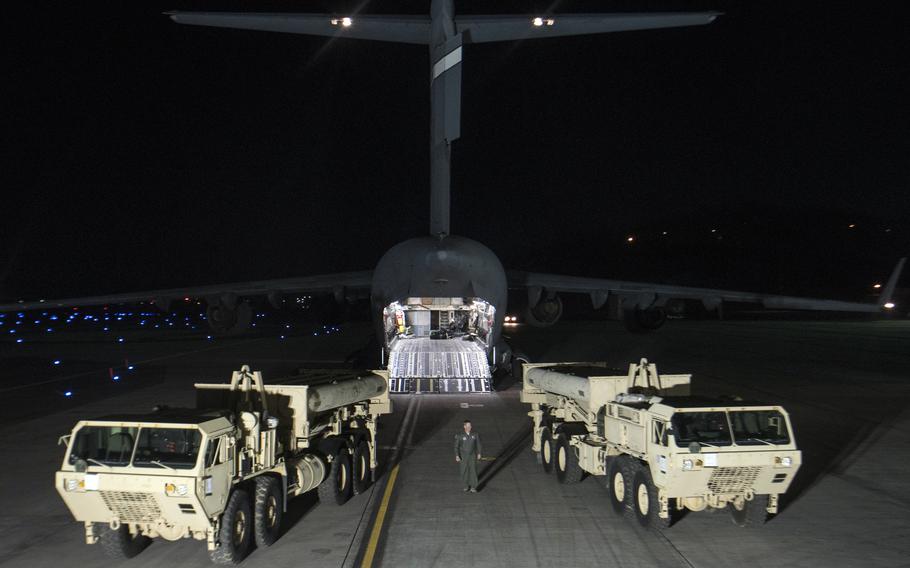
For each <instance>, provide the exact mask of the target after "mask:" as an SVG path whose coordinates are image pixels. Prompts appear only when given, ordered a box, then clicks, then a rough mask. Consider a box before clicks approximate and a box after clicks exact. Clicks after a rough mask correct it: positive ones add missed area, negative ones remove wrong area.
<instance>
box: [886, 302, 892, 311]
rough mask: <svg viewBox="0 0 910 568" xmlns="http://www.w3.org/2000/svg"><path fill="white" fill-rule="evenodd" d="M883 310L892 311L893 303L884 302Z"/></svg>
mask: <svg viewBox="0 0 910 568" xmlns="http://www.w3.org/2000/svg"><path fill="white" fill-rule="evenodd" d="M884 308H885V309H886V310H893V309H894V302H885V305H884Z"/></svg>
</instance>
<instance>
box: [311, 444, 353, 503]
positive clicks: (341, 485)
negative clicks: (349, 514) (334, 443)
mask: <svg viewBox="0 0 910 568" xmlns="http://www.w3.org/2000/svg"><path fill="white" fill-rule="evenodd" d="M318 492H319V500H320V501H322V502H323V503H333V502H334V503H335V504H336V505H344V504H345V503H347V501H348V499H350V498H351V455H350V454H349V453H348V449H347V448H341V449H340V450H338V453H337V454H335V459H333V460H332V463H331V465H330V466H329V473H328V475H326V477H325V479H324V480H322V483H320V484H319V488H318Z"/></svg>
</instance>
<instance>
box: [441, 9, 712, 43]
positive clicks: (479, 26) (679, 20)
mask: <svg viewBox="0 0 910 568" xmlns="http://www.w3.org/2000/svg"><path fill="white" fill-rule="evenodd" d="M720 15H722V14H721V12H655V13H650V14H649V13H640V14H635V13H614V14H555V15H550V16H539V17H532V16H518V15H507V16H456V17H455V26H456V27H457V28H458V31H459V33H465V32H467V33H468V37H470V41H471V43H486V42H491V41H510V40H522V39H533V38H541V37H559V36H573V35H587V34H600V33H609V32H627V31H635V30H653V29H658V28H678V27H684V26H702V25H706V24H710V23H711V22H713V21H714V20H715V18H717V17H718V16H720Z"/></svg>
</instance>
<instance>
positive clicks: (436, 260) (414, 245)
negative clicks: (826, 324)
mask: <svg viewBox="0 0 910 568" xmlns="http://www.w3.org/2000/svg"><path fill="white" fill-rule="evenodd" d="M167 15H168V16H169V17H170V18H171V19H172V20H173V21H175V22H177V23H179V24H188V25H195V26H214V27H222V28H237V29H246V30H259V31H263V32H281V33H288V34H305V35H314V36H326V37H330V38H350V39H359V40H371V41H386V42H397V43H405V44H414V45H422V46H426V47H427V48H429V55H430V61H429V63H430V65H429V71H430V106H431V112H430V157H431V159H430V166H431V167H430V230H429V234H428V235H425V236H422V237H416V238H413V239H409V240H407V241H404V242H402V243H400V244H397V245H395V246H393V247H392V248H391V249H389V250H388V251H387V252H386V253H385V254H384V255H383V256H382V258H380V259H379V262H378V263H377V265H376V267H375V268H374V269H373V270H372V271H370V270H367V271H362V272H348V273H337V274H323V275H317V276H306V277H301V278H287V279H279V280H261V281H255V282H238V283H229V284H220V285H211V286H202V287H195V288H176V289H168V290H153V291H144V292H135V293H125V294H113V295H105V296H94V297H86V298H70V299H63V300H53V301H42V302H19V303H14V304H7V305H2V306H0V311H13V310H24V309H32V308H44V309H47V308H49V307H54V306H56V307H62V306H90V305H105V304H128V303H137V302H147V301H152V302H154V303H155V304H156V305H157V306H158V307H160V308H162V309H165V310H167V309H168V306H169V305H170V302H171V301H173V300H175V299H178V298H184V297H193V298H204V299H205V301H206V303H207V314H206V315H207V321H208V324H209V326H210V327H211V328H212V330H213V331H215V332H217V333H221V334H230V333H237V332H241V331H243V330H244V329H246V328H247V327H248V326H249V325H250V323H251V319H252V308H251V306H250V303H249V302H250V300H253V299H256V298H265V299H267V300H268V301H269V303H271V304H272V305H273V306H275V307H279V306H280V305H281V304H282V298H283V297H285V296H290V295H294V294H324V295H334V298H335V300H336V301H337V302H339V303H343V302H345V301H347V300H351V299H354V298H366V297H369V298H370V301H371V310H372V313H373V318H374V323H375V328H376V330H375V331H376V334H377V338H378V342H379V350H380V353H378V354H377V355H378V356H379V357H381V359H382V364H384V365H388V369H389V371H390V376H391V379H392V390H394V391H399V392H402V391H403V392H408V391H415V390H419V391H426V390H429V391H460V392H464V391H486V390H489V389H490V384H491V378H492V373H493V372H495V371H497V370H501V371H504V372H508V371H510V370H511V369H512V368H513V362H515V361H517V360H519V359H520V358H518V357H517V356H516V355H514V354H513V353H512V351H511V349H510V348H509V346H508V345H507V344H506V343H505V341H503V339H502V334H501V332H502V329H503V322H504V319H505V317H506V300H507V293H508V290H509V289H516V290H526V292H527V306H526V309H525V310H524V318H523V319H524V321H525V322H527V323H529V324H532V325H538V326H548V325H552V324H554V323H556V322H557V321H558V320H559V319H560V317H561V315H562V312H563V305H562V300H561V298H560V294H586V295H588V296H590V299H591V303H592V305H593V307H594V309H600V308H601V307H603V306H604V305H607V304H608V305H609V306H610V308H611V313H613V314H615V316H616V317H617V318H620V319H622V320H623V321H624V322H625V324H626V326H627V327H628V328H629V329H630V330H633V331H647V330H654V329H657V328H658V327H660V326H661V325H662V324H663V323H664V322H665V321H666V318H667V312H668V310H671V309H673V307H674V306H679V305H680V304H681V303H682V302H685V301H699V302H701V303H702V304H703V305H704V307H705V308H706V309H708V310H714V309H718V308H719V307H720V306H721V305H722V304H723V303H724V302H747V303H756V304H761V305H763V306H764V307H766V308H778V309H796V310H831V311H842V312H878V311H880V310H883V309H888V308H889V307H893V304H891V303H890V301H891V295H892V294H893V291H894V287H895V285H896V282H897V279H898V277H899V273H900V269H901V267H902V266H903V260H901V262H900V263H899V264H898V267H897V268H896V269H895V272H894V273H893V274H892V276H891V279H890V280H889V281H888V283H887V285H886V287H885V288H884V289H883V290H882V294H881V295H880V301H879V303H877V304H866V303H856V302H843V301H835V300H822V299H811V298H798V297H789V296H779V295H769V294H758V293H749V292H738V291H731V290H717V289H711V288H694V287H686V286H674V285H663V284H651V283H643V282H628V281H622V280H607V279H601V278H584V277H574V276H563V275H557V274H542V273H534V272H518V271H506V270H505V269H504V268H503V266H502V264H501V263H500V261H499V259H498V258H497V257H496V255H495V254H494V253H493V252H492V251H491V250H490V249H489V248H487V247H486V246H484V245H483V244H481V243H479V242H477V241H475V240H472V239H469V238H466V237H463V236H458V235H453V234H452V233H451V231H450V228H449V205H450V198H449V195H450V185H451V148H452V143H453V142H454V141H455V140H457V139H458V138H459V137H460V130H461V128H460V123H461V69H462V62H463V60H464V57H465V49H464V48H465V46H467V45H470V44H478V43H486V42H501V41H515V40H530V39H537V38H554V37H560V36H572V35H582V34H599V33H613V32H624V31H636V30H650V29H659V28H674V27H684V26H702V25H706V24H710V23H711V22H713V21H714V20H715V19H716V18H717V17H719V16H720V15H721V14H720V13H718V12H679V13H612V14H611V13H603V14H555V13H544V14H538V15H489V16H477V15H456V14H455V11H454V5H453V1H452V0H432V2H431V5H430V13H429V14H428V15H417V16H413V15H408V16H394V15H367V14H352V15H333V14H303V13H242V12H183V11H174V12H168V13H167ZM514 367H517V365H515V366H514Z"/></svg>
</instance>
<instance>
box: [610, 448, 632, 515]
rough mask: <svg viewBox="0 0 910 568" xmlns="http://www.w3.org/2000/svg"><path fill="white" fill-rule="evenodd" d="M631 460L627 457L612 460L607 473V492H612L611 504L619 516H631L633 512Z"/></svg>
mask: <svg viewBox="0 0 910 568" xmlns="http://www.w3.org/2000/svg"><path fill="white" fill-rule="evenodd" d="M631 466H632V463H631V460H630V459H629V458H628V457H627V456H617V457H615V458H610V469H609V470H608V471H607V476H609V479H608V480H607V490H608V491H609V492H610V503H612V504H613V510H614V511H615V512H616V514H617V515H622V516H624V517H628V516H631V511H632V474H631Z"/></svg>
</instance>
